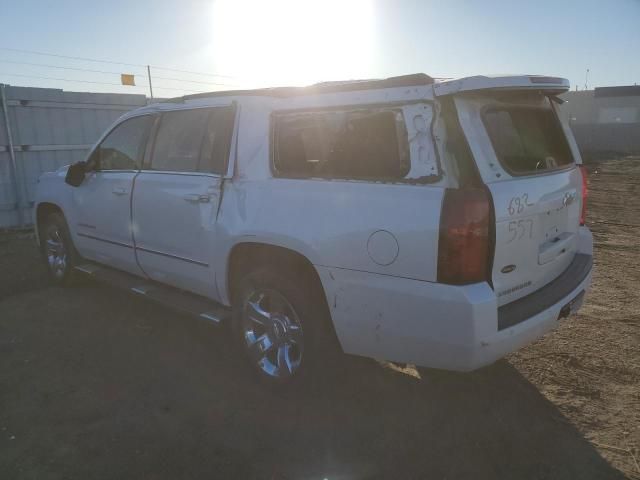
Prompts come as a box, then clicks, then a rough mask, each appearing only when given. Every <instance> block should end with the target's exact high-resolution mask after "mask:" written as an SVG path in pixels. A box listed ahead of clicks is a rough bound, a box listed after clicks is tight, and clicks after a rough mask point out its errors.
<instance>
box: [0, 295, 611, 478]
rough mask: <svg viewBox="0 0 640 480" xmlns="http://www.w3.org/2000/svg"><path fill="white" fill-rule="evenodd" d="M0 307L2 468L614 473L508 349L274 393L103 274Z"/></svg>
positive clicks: (245, 473)
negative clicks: (419, 372) (412, 371)
mask: <svg viewBox="0 0 640 480" xmlns="http://www.w3.org/2000/svg"><path fill="white" fill-rule="evenodd" d="M52 292H53V293H52ZM8 312H10V313H11V315H4V314H6V313H8ZM0 318H3V320H2V328H3V330H2V331H3V332H4V334H6V335H10V336H15V337H16V338H18V339H20V340H19V341H18V342H17V343H16V345H15V346H14V345H13V344H12V345H10V346H8V347H7V348H5V349H4V350H2V351H1V352H0V353H1V354H2V358H3V361H2V362H0V379H1V380H0V382H1V384H0V391H4V392H5V393H2V394H0V407H1V408H2V414H0V420H2V425H3V426H4V427H6V428H9V429H10V430H11V431H12V432H17V433H15V436H16V439H15V440H13V441H12V443H7V442H5V441H4V440H3V447H2V449H0V451H2V452H3V453H1V454H0V471H4V474H3V475H0V476H3V478H19V477H25V476H28V475H25V472H26V473H29V474H30V475H31V476H38V477H42V476H45V477H47V478H61V477H65V476H73V477H76V478H83V479H89V478H145V479H159V478H171V479H175V478H256V479H263V478H264V479H302V478H304V479H307V478H320V479H322V478H328V479H332V480H333V479H364V478H394V479H395V478H398V479H410V478H439V479H441V478H449V479H454V478H455V479H457V478H473V479H485V478H486V479H489V478H491V479H500V478H504V479H516V478H517V479H545V478H553V479H575V478H580V479H581V480H584V479H591V478H597V479H605V478H607V479H608V478H611V479H616V478H622V475H621V474H620V473H619V472H618V471H616V470H614V469H613V468H612V467H610V466H609V465H608V463H607V462H606V461H605V460H603V459H602V457H601V456H600V455H599V454H598V452H597V451H596V450H595V449H594V448H593V447H592V446H591V445H590V444H589V442H588V441H587V440H586V439H585V438H584V437H583V436H582V435H581V434H580V433H579V432H578V431H577V430H576V428H575V427H574V426H572V425H571V424H570V423H569V422H568V421H567V420H566V419H565V418H564V417H563V416H562V414H561V413H560V412H559V411H558V410H557V408H556V407H555V406H554V405H553V404H552V403H550V402H549V401H548V400H546V398H545V397H544V396H543V395H542V394H541V393H540V392H539V391H538V390H537V389H536V388H535V387H534V386H533V385H532V384H531V383H529V382H528V381H527V380H526V379H525V378H524V377H523V376H522V375H521V374H520V373H519V372H518V371H517V370H516V369H515V368H514V367H513V366H511V365H510V364H509V363H508V362H507V361H501V362H498V363H497V364H495V365H494V366H492V367H489V368H487V369H484V370H482V371H479V372H476V373H474V374H471V375H468V376H455V375H454V376H451V377H448V376H445V377H444V378H434V379H431V378H427V379H422V380H421V379H418V378H415V377H412V376H409V375H406V374H403V373H399V372H398V371H395V370H393V369H390V368H385V367H383V366H381V365H380V364H378V363H376V362H374V361H371V360H366V359H361V358H356V357H346V356H345V358H344V360H343V361H341V362H340V363H339V364H337V365H331V364H328V365H327V369H329V372H327V373H328V375H327V376H328V377H330V380H323V381H322V382H317V383H315V384H312V385H307V386H304V387H298V388H292V389H289V390H287V391H284V392H278V391H271V390H265V389H264V388H261V387H260V386H258V385H256V384H255V383H254V382H253V381H252V380H251V378H250V377H248V376H247V372H246V369H245V368H244V365H243V364H242V363H241V361H240V360H239V359H238V357H237V355H236V354H235V352H234V350H233V348H232V346H231V345H230V344H229V341H228V339H227V337H226V336H225V335H223V334H222V332H220V331H219V329H216V328H215V327H213V326H211V325H209V324H207V323H203V322H197V321H193V320H191V319H188V318H184V317H180V316H177V315H175V314H173V313H171V312H168V311H166V310H164V309H162V308H160V307H158V306H155V305H149V304H147V303H144V302H142V301H140V300H138V299H135V298H132V297H130V296H128V295H126V294H124V293H122V292H118V291H114V290H110V289H106V288H104V287H96V286H89V287H85V288H81V289H44V290H38V291H33V292H28V293H25V294H23V295H22V296H21V297H13V298H10V299H5V300H4V301H3V302H2V303H0ZM23 358H28V359H29V363H24V362H23ZM9 387H10V388H9ZM4 475H8V476H6V477H5V476H4Z"/></svg>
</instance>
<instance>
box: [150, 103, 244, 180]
mask: <svg viewBox="0 0 640 480" xmlns="http://www.w3.org/2000/svg"><path fill="white" fill-rule="evenodd" d="M234 111H235V109H234V108H233V107H216V108H199V109H193V110H177V111H173V112H166V113H163V114H162V117H161V119H160V125H159V127H158V132H157V134H156V139H155V144H154V147H153V155H152V158H151V169H152V170H163V171H171V172H203V173H214V174H219V175H221V174H223V173H224V171H225V169H226V164H227V160H228V156H229V147H230V144H231V135H232V132H233V120H234Z"/></svg>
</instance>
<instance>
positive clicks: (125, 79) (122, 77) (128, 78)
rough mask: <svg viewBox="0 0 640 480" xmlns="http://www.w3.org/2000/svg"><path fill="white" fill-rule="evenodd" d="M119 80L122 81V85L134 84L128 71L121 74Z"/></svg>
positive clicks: (132, 76) (132, 77) (133, 85)
mask: <svg viewBox="0 0 640 480" xmlns="http://www.w3.org/2000/svg"><path fill="white" fill-rule="evenodd" d="M120 81H121V82H122V85H131V86H132V87H135V86H136V82H135V79H134V75H131V74H130V73H123V74H121V75H120Z"/></svg>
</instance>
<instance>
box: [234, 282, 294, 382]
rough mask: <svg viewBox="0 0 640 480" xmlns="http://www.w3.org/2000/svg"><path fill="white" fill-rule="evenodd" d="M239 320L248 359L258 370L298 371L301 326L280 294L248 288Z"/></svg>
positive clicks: (272, 373)
mask: <svg viewBox="0 0 640 480" xmlns="http://www.w3.org/2000/svg"><path fill="white" fill-rule="evenodd" d="M241 323H242V334H243V336H244V340H245V345H246V348H247V351H248V353H249V356H250V358H251V361H253V362H255V364H256V365H257V366H258V368H259V369H260V370H261V371H262V372H264V373H265V374H267V375H268V376H270V377H275V378H285V377H289V376H290V375H293V374H295V373H296V372H297V371H298V369H299V368H300V364H301V361H302V354H303V352H304V342H303V335H302V325H301V324H300V319H299V318H298V315H297V313H296V312H295V310H294V309H293V307H292V306H291V304H290V303H289V302H288V301H287V299H286V298H285V297H284V296H283V295H282V294H280V293H279V292H277V291H275V290H267V289H256V290H254V291H252V292H251V293H250V294H249V295H248V296H247V298H246V300H245V302H244V305H243V311H242V321H241Z"/></svg>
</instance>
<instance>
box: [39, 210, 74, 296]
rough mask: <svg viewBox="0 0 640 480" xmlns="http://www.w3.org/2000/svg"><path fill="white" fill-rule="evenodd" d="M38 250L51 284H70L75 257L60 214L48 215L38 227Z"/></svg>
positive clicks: (65, 225) (72, 277) (67, 230)
mask: <svg viewBox="0 0 640 480" xmlns="http://www.w3.org/2000/svg"><path fill="white" fill-rule="evenodd" d="M40 248H41V252H42V256H43V258H44V260H45V263H46V267H47V271H48V273H49V276H50V277H51V279H52V280H53V282H54V283H56V284H60V285H62V284H65V285H68V284H70V283H72V282H73V280H74V279H75V271H74V270H73V268H74V266H75V263H76V257H77V255H76V252H75V248H74V246H73V243H72V242H71V236H70V235H69V229H68V228H67V222H66V221H65V219H64V217H63V216H62V214H60V213H52V214H50V215H49V216H47V218H46V219H45V220H44V222H43V223H42V225H41V226H40Z"/></svg>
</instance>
